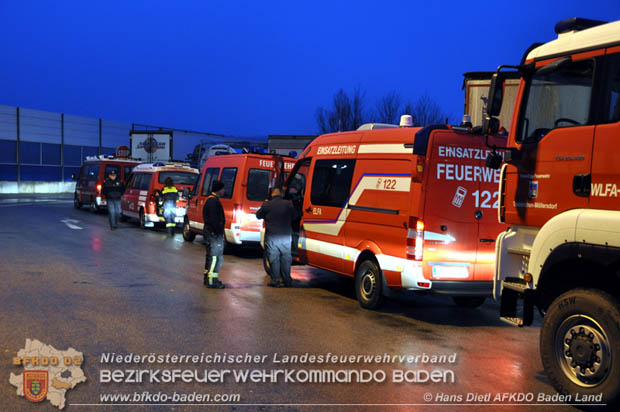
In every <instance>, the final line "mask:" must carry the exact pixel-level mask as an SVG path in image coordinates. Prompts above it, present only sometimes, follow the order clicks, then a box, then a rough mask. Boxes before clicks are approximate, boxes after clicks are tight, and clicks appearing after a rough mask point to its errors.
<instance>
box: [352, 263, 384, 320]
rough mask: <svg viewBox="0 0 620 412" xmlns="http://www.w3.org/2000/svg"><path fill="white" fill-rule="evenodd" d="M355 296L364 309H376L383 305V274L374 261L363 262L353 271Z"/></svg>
mask: <svg viewBox="0 0 620 412" xmlns="http://www.w3.org/2000/svg"><path fill="white" fill-rule="evenodd" d="M355 294H356V295H357V300H358V302H359V303H360V306H361V307H363V308H365V309H378V308H379V307H380V306H381V305H382V304H383V274H382V272H381V269H380V268H379V265H377V262H375V261H374V260H365V261H363V262H362V263H361V264H360V265H359V266H358V268H357V270H356V271H355Z"/></svg>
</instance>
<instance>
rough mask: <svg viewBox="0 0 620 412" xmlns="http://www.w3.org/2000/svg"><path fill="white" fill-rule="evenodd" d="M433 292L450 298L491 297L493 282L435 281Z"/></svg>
mask: <svg viewBox="0 0 620 412" xmlns="http://www.w3.org/2000/svg"><path fill="white" fill-rule="evenodd" d="M432 290H433V291H434V292H435V293H439V294H445V295H450V296H491V295H492V294H493V282H492V281H486V282H477V281H471V280H468V281H453V280H434V281H433V289H432Z"/></svg>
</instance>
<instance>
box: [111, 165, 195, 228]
mask: <svg viewBox="0 0 620 412" xmlns="http://www.w3.org/2000/svg"><path fill="white" fill-rule="evenodd" d="M168 177H170V178H171V179H172V181H173V182H174V186H175V187H176V188H177V190H178V191H179V200H177V213H176V223H183V219H184V217H185V212H186V209H187V197H186V196H187V193H189V192H190V191H192V190H193V189H194V185H195V184H196V181H197V178H198V169H194V168H193V167H190V166H189V165H188V164H187V163H178V162H169V163H162V162H158V163H148V164H147V163H144V164H141V165H138V166H136V167H135V168H134V170H133V173H132V175H131V177H130V178H129V180H128V183H127V188H126V189H125V193H124V194H123V196H122V197H121V217H122V218H127V217H131V218H134V219H138V221H139V222H140V227H141V228H147V227H154V226H155V224H156V223H160V222H164V221H165V219H164V212H163V208H162V207H161V205H159V204H158V201H157V199H158V194H160V193H161V190H162V189H163V187H164V183H165V181H166V178H168Z"/></svg>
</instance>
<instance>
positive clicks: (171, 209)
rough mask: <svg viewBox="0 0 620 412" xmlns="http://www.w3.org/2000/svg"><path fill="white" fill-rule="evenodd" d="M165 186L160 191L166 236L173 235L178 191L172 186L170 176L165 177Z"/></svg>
mask: <svg viewBox="0 0 620 412" xmlns="http://www.w3.org/2000/svg"><path fill="white" fill-rule="evenodd" d="M164 184H165V186H164V188H163V189H162V191H161V195H162V197H163V202H164V219H166V233H167V236H168V237H172V236H174V228H175V226H176V223H175V219H176V217H177V200H179V191H178V190H177V188H176V187H175V186H174V183H173V182H172V178H171V177H167V178H166V180H165V182H164Z"/></svg>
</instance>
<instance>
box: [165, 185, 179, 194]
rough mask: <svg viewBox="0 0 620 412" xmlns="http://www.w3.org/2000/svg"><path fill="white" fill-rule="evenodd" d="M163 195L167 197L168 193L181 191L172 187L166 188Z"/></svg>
mask: <svg viewBox="0 0 620 412" xmlns="http://www.w3.org/2000/svg"><path fill="white" fill-rule="evenodd" d="M161 193H162V195H165V194H166V193H179V191H178V190H177V188H176V187H174V186H172V187H168V186H164V190H162V191H161Z"/></svg>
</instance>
